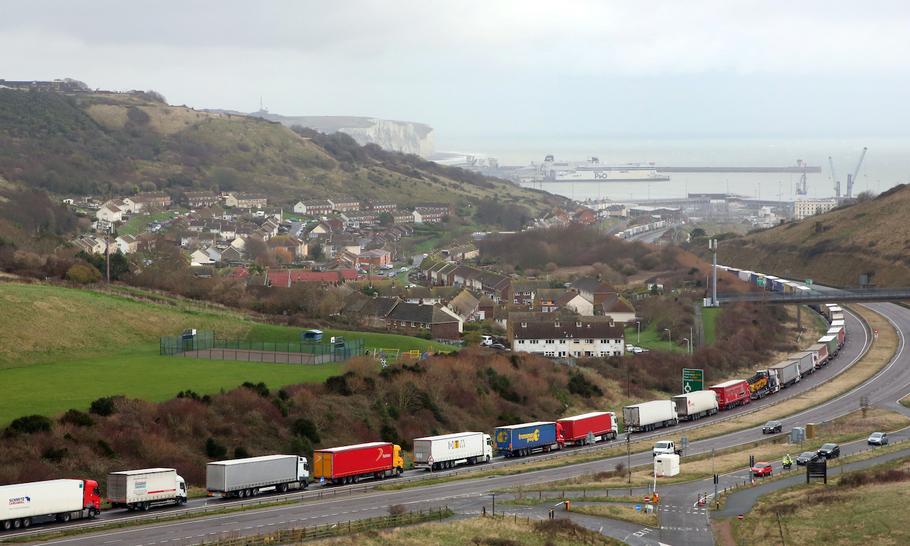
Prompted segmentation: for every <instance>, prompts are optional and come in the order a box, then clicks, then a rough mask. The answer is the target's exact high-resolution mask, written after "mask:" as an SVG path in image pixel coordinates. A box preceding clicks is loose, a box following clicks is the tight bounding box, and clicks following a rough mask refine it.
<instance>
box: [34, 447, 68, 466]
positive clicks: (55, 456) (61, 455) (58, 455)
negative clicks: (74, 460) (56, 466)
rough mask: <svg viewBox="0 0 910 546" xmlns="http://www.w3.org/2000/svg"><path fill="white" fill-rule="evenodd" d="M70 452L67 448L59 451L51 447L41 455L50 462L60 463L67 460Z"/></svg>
mask: <svg viewBox="0 0 910 546" xmlns="http://www.w3.org/2000/svg"><path fill="white" fill-rule="evenodd" d="M69 451H70V450H68V449H67V448H65V447H61V448H59V449H55V448H53V447H49V448H47V449H46V450H44V453H43V454H42V455H41V458H42V459H47V460H48V461H51V462H52V463H59V462H61V461H63V459H65V458H66V456H67V455H68V454H69Z"/></svg>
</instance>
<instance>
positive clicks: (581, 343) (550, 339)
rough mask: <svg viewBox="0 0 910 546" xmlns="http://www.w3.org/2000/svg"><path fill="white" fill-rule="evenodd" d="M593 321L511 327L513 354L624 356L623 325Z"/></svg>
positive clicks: (528, 323)
mask: <svg viewBox="0 0 910 546" xmlns="http://www.w3.org/2000/svg"><path fill="white" fill-rule="evenodd" d="M590 319H591V317H576V318H575V319H571V318H569V319H562V318H560V319H556V320H547V321H543V320H540V321H534V320H522V321H521V322H519V323H517V324H514V325H512V328H511V329H510V332H509V341H510V343H511V346H512V350H513V351H526V352H529V353H536V354H542V355H544V356H555V357H603V356H622V354H623V353H624V350H625V330H624V329H623V326H622V324H621V323H620V324H619V325H617V324H616V323H614V322H607V321H600V320H590Z"/></svg>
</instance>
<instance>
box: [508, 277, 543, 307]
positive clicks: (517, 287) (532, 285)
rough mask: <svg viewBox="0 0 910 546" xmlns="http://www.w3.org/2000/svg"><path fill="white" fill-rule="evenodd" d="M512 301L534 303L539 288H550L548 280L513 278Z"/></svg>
mask: <svg viewBox="0 0 910 546" xmlns="http://www.w3.org/2000/svg"><path fill="white" fill-rule="evenodd" d="M511 284H512V303H514V304H516V305H533V304H534V300H535V297H536V295H537V291H538V290H548V289H549V288H550V281H547V280H513V281H512V283H511Z"/></svg>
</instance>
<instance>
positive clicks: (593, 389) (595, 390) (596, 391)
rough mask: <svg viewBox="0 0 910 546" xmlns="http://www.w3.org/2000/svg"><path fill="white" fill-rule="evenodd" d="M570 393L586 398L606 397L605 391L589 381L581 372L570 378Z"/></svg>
mask: <svg viewBox="0 0 910 546" xmlns="http://www.w3.org/2000/svg"><path fill="white" fill-rule="evenodd" d="M569 392H570V393H572V394H578V395H581V396H584V397H585V398H591V397H592V396H595V395H596V396H603V395H604V391H603V390H601V388H600V387H598V386H597V385H595V384H594V383H591V382H590V381H588V379H587V378H586V377H585V376H584V374H583V373H581V372H576V373H573V374H572V375H571V376H569Z"/></svg>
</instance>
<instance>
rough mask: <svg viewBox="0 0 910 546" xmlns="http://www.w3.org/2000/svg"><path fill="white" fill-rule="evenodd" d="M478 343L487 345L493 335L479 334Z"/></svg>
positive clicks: (490, 342)
mask: <svg viewBox="0 0 910 546" xmlns="http://www.w3.org/2000/svg"><path fill="white" fill-rule="evenodd" d="M480 344H481V345H482V346H484V347H489V346H490V345H492V344H493V336H480Z"/></svg>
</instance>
